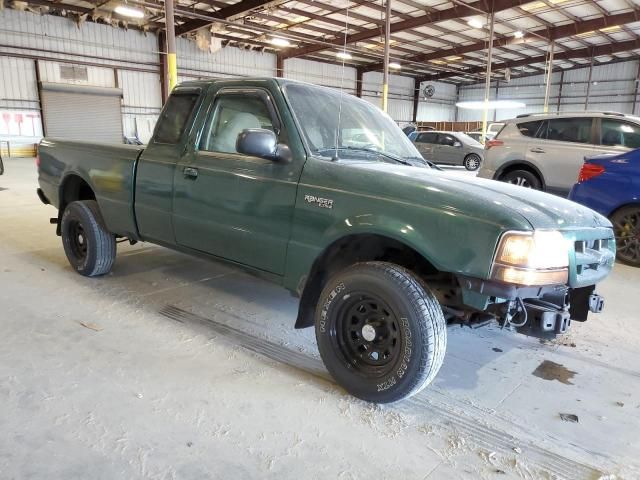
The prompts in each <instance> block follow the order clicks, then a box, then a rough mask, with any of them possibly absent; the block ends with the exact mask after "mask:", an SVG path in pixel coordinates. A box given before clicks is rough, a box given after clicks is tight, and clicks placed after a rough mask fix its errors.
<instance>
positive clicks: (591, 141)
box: [478, 112, 640, 195]
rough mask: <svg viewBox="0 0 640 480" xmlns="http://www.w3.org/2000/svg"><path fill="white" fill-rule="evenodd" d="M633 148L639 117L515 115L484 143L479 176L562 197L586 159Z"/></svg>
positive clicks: (638, 142) (639, 139)
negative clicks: (482, 160) (494, 135)
mask: <svg viewBox="0 0 640 480" xmlns="http://www.w3.org/2000/svg"><path fill="white" fill-rule="evenodd" d="M638 147H640V118H638V117H634V116H630V115H625V114H622V113H612V112H581V113H561V114H534V115H520V116H518V117H517V118H514V119H513V120H507V121H506V122H505V126H504V128H502V130H500V132H499V133H498V135H496V137H495V138H494V139H492V140H490V141H488V142H487V143H486V144H485V154H484V163H483V164H482V168H481V169H480V171H479V173H478V176H479V177H482V178H492V179H494V180H500V181H503V182H509V183H515V184H517V185H522V186H523V187H528V188H535V189H538V190H545V191H549V192H552V193H558V194H561V195H567V194H568V193H569V190H571V187H572V186H573V184H574V183H576V181H577V178H578V173H579V171H580V168H581V167H582V164H583V162H584V158H585V157H588V156H591V155H597V154H599V153H621V152H624V151H627V150H630V149H633V148H638Z"/></svg>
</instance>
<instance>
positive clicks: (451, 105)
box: [417, 82, 457, 122]
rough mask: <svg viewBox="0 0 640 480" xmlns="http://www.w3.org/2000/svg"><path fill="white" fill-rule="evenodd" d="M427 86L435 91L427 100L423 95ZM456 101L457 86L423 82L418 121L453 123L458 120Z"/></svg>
mask: <svg viewBox="0 0 640 480" xmlns="http://www.w3.org/2000/svg"><path fill="white" fill-rule="evenodd" d="M427 85H431V86H433V88H434V90H435V93H434V95H433V97H431V98H427V97H426V96H425V95H424V93H423V92H424V88H425V87H426V86H427ZM456 101H457V88H456V86H455V85H453V84H450V83H442V82H422V83H421V84H420V102H419V103H418V118H417V121H419V122H430V121H434V122H438V121H446V122H453V121H454V120H455V118H456Z"/></svg>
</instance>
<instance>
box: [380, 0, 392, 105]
mask: <svg viewBox="0 0 640 480" xmlns="http://www.w3.org/2000/svg"><path fill="white" fill-rule="evenodd" d="M386 3H387V5H386V10H385V15H384V67H383V73H382V111H384V112H386V111H387V106H388V98H389V40H390V38H391V0H387V2H386Z"/></svg>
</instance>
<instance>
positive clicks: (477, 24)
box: [467, 18, 483, 28]
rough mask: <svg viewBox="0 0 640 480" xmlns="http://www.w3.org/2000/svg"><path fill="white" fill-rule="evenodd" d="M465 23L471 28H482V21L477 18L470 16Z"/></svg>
mask: <svg viewBox="0 0 640 480" xmlns="http://www.w3.org/2000/svg"><path fill="white" fill-rule="evenodd" d="M467 25H469V26H470V27H472V28H482V26H483V23H482V21H480V20H478V19H477V18H472V19H470V20H469V21H468V22H467Z"/></svg>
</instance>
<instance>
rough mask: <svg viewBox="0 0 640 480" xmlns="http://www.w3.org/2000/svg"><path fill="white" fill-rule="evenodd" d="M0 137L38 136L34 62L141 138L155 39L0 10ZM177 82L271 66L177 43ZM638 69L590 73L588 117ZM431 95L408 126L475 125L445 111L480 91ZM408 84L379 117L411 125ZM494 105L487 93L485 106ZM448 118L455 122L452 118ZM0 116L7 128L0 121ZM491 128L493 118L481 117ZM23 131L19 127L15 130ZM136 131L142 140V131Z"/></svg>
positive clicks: (534, 87) (370, 89) (625, 91)
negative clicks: (106, 100) (113, 97)
mask: <svg viewBox="0 0 640 480" xmlns="http://www.w3.org/2000/svg"><path fill="white" fill-rule="evenodd" d="M0 45H2V46H0V111H1V113H2V118H3V119H4V120H5V121H4V123H3V122H0V136H2V135H4V137H6V136H7V135H10V136H15V135H16V131H19V132H22V136H25V137H26V136H28V135H26V134H29V135H38V131H40V130H41V127H39V128H40V130H38V128H35V129H34V128H31V129H27V128H26V127H24V125H25V124H24V123H23V119H24V117H25V116H26V115H29V118H30V119H31V123H32V124H36V123H39V122H40V119H39V114H40V112H39V103H38V92H37V84H36V78H37V77H36V71H35V63H36V61H37V62H38V63H39V75H40V78H41V80H43V81H50V82H72V83H79V84H86V85H96V86H105V87H114V86H118V87H120V88H122V90H123V101H122V117H123V124H124V132H125V135H127V136H133V135H134V134H135V133H136V132H138V133H139V134H141V133H142V134H143V136H145V135H147V134H148V133H149V132H150V130H151V128H152V127H153V124H154V123H155V120H156V118H157V115H158V113H159V111H160V107H161V101H160V97H161V95H160V76H159V59H158V50H159V48H158V42H157V37H156V36H155V35H152V34H144V33H142V32H138V31H134V30H124V29H120V28H114V27H110V26H108V25H99V24H95V23H91V22H85V23H82V24H81V25H77V24H76V23H75V22H74V21H71V20H69V19H66V18H60V17H54V16H50V15H42V16H41V15H37V14H33V13H29V12H19V11H16V10H9V9H4V10H0ZM177 47H178V68H179V79H180V80H189V79H193V78H210V77H224V76H261V75H264V76H272V75H274V74H275V68H276V58H275V55H273V54H268V53H261V52H258V51H252V50H244V49H239V48H234V47H226V48H223V49H222V50H220V51H218V52H216V53H210V52H208V51H202V50H200V49H198V48H197V46H196V44H195V43H194V42H191V41H189V40H186V39H178V45H177ZM61 65H67V66H68V65H83V66H84V67H86V79H82V80H69V79H66V80H63V79H62V78H61V75H60V66H61ZM637 69H638V62H637V61H630V62H625V63H617V64H611V65H603V66H595V67H594V69H593V75H592V83H591V86H590V102H589V107H590V108H591V109H594V110H595V109H598V110H605V109H606V110H618V111H621V112H626V113H629V112H631V110H632V105H633V101H634V96H635V89H636V81H635V77H636V74H637V71H638V70H637ZM588 73H589V69H588V68H587V67H585V68H581V69H579V70H572V71H566V72H565V73H564V79H563V86H562V98H561V101H560V110H563V111H566V110H582V109H583V108H584V99H585V95H586V90H587V79H588ZM343 75H344V76H343ZM285 76H286V77H289V78H293V79H298V80H303V81H307V82H311V83H316V84H321V85H326V86H330V87H334V88H339V87H340V85H341V83H342V85H343V88H345V90H346V91H349V92H350V93H355V91H356V70H355V69H354V68H352V67H345V68H344V69H343V68H342V67H341V66H340V65H334V64H325V63H321V62H315V61H310V60H303V59H290V60H287V61H286V62H285ZM553 82H554V84H553V88H552V90H551V100H550V105H551V110H552V111H553V110H554V108H555V109H557V108H558V93H559V84H560V72H557V73H555V74H554V77H553ZM431 84H433V86H434V87H435V94H434V96H433V97H431V98H426V97H425V96H424V95H422V94H421V99H420V103H419V107H418V120H422V121H430V120H431V121H437V120H446V121H453V120H459V121H472V120H479V119H481V118H482V113H481V112H479V111H470V110H460V109H456V108H455V102H456V101H457V97H458V95H459V99H460V100H481V99H482V97H483V84H481V83H479V84H476V85H470V86H463V87H460V89H459V91H458V92H456V87H455V86H454V85H450V84H446V83H442V82H431ZM424 86H425V84H422V85H421V86H420V88H421V92H422V89H423V88H424ZM414 88H415V86H414V80H413V79H412V78H410V77H406V76H402V75H391V76H390V86H389V114H390V115H391V117H392V118H394V119H395V120H396V121H398V122H406V121H411V120H412V117H413V94H414ZM381 92H382V74H381V73H380V72H369V73H366V74H365V75H364V77H363V97H364V98H365V99H366V100H367V101H369V102H371V103H372V104H374V105H377V106H380V104H381V98H380V95H381ZM493 97H495V85H494V88H493V89H492V98H493ZM498 98H501V99H512V98H513V99H519V100H523V101H524V102H525V103H526V104H527V107H526V108H525V109H518V110H513V111H511V110H499V111H497V112H496V115H495V118H496V119H498V120H500V119H503V118H508V117H513V116H515V115H518V114H521V113H527V112H540V111H542V105H543V101H544V75H537V76H532V77H526V78H522V79H514V80H513V81H511V82H509V83H505V82H500V85H499V89H498ZM456 117H457V118H456ZM7 118H8V120H6V119H7ZM490 120H493V115H491V116H490ZM23 127H24V128H23ZM145 132H146V133H145Z"/></svg>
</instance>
